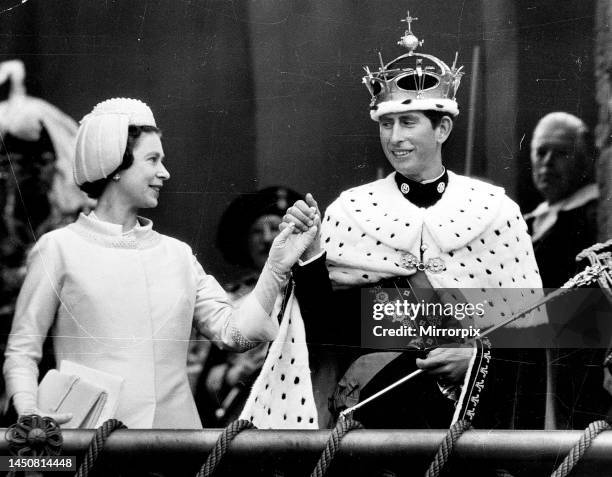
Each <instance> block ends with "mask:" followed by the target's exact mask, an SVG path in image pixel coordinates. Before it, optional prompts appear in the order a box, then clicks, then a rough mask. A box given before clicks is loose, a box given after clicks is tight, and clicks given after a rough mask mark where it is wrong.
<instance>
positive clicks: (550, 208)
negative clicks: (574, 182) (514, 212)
mask: <svg viewBox="0 0 612 477" xmlns="http://www.w3.org/2000/svg"><path fill="white" fill-rule="evenodd" d="M597 198H599V189H598V187H597V184H587V185H585V186H583V187H581V188H580V189H578V190H577V191H575V192H574V193H573V194H572V195H570V196H569V197H566V198H565V199H563V200H560V201H558V202H555V203H554V204H549V203H548V202H547V201H544V202H542V203H541V204H540V205H538V206H537V207H536V208H535V209H534V210H533V211H532V212H530V213H528V214H526V215H525V220H529V219H534V220H533V227H532V228H533V231H532V232H533V233H532V237H531V238H532V240H533V241H534V242H535V241H536V240H539V239H540V238H541V237H542V236H543V235H544V234H545V233H546V232H548V231H549V230H550V229H551V228H552V227H553V226H554V225H555V224H556V223H557V217H558V214H559V211H564V212H565V211H568V210H574V209H577V208H578V207H582V206H583V205H585V204H586V203H587V202H590V201H592V200H594V199H597Z"/></svg>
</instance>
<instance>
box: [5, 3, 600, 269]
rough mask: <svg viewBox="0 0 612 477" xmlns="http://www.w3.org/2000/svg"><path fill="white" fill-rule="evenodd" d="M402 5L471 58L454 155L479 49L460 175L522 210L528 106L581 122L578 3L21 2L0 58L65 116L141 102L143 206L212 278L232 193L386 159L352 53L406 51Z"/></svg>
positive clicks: (363, 170)
mask: <svg viewBox="0 0 612 477" xmlns="http://www.w3.org/2000/svg"><path fill="white" fill-rule="evenodd" d="M14 3H17V2H12V3H11V2H6V1H5V2H0V10H1V9H2V8H4V6H5V5H4V4H6V5H9V4H14ZM408 8H409V9H410V11H411V13H412V14H413V16H416V17H419V20H418V21H417V22H415V23H414V25H413V29H414V32H415V33H416V34H417V35H418V36H419V37H420V38H424V39H425V43H424V45H423V48H422V51H424V52H427V53H432V54H435V55H436V56H438V57H440V58H441V59H443V60H444V61H446V62H448V63H451V62H452V60H453V58H454V54H455V51H457V52H458V53H459V64H463V65H465V70H466V73H467V74H466V77H464V79H463V83H462V87H461V89H460V91H459V94H458V100H459V103H460V105H461V111H462V112H461V115H460V116H459V118H458V120H457V122H456V124H455V130H454V132H453V137H452V140H451V141H450V143H449V144H448V145H447V146H446V148H445V152H444V157H445V161H446V164H447V165H448V166H449V168H451V169H453V170H455V171H457V172H462V171H463V169H464V164H465V147H466V131H467V123H468V114H469V109H470V108H469V90H470V81H471V78H470V74H469V73H470V72H471V69H472V53H473V49H474V47H476V46H479V47H480V49H481V62H480V64H479V78H480V82H479V86H478V88H477V97H476V107H475V108H474V113H475V125H476V128H475V134H474V144H475V155H474V169H473V172H474V173H475V174H477V175H480V176H484V177H488V178H490V179H492V180H494V181H495V182H498V183H500V184H502V185H504V186H505V187H506V188H507V191H508V193H509V194H510V195H511V196H512V197H513V198H515V199H516V200H518V201H519V204H520V205H521V206H522V207H523V208H524V210H528V209H530V208H532V207H533V206H534V205H535V204H536V203H537V201H538V200H539V198H538V197H537V196H536V195H535V193H534V191H533V188H532V186H531V180H530V171H529V167H528V164H529V154H528V149H529V141H530V139H531V130H532V129H533V126H534V125H535V123H536V121H537V119H538V118H539V117H540V116H542V115H543V114H545V113H546V112H549V111H552V110H557V109H564V110H567V111H570V112H573V113H577V114H578V115H580V116H582V117H583V118H585V120H586V121H587V123H588V124H590V125H593V124H594V121H595V114H596V107H595V102H594V92H593V90H594V80H593V73H592V70H593V62H592V51H593V48H594V38H593V22H594V20H593V15H594V5H593V2H591V1H584V0H565V1H563V2H558V1H553V0H539V1H536V0H520V1H512V0H464V1H461V2H459V1H456V2H452V1H451V2H449V1H448V0H446V1H441V0H411V1H409V2H408V1H407V2H398V1H397V0H359V1H358V0H334V1H330V0H307V1H305V0H301V1H298V0H295V1H293V0H245V1H230V0H206V1H195V0H192V1H189V0H149V1H145V0H130V1H128V0H124V1H111V0H109V1H101V0H29V1H27V2H26V3H24V4H23V5H21V6H19V7H17V8H15V9H13V10H10V11H5V12H3V13H1V14H0V38H2V41H1V42H0V60H6V59H12V58H20V59H22V60H23V61H24V62H25V64H26V68H27V73H28V82H27V84H28V87H29V92H30V93H31V94H33V95H36V96H40V97H42V98H44V99H46V100H48V101H50V102H52V103H53V104H55V105H56V106H58V107H60V108H61V109H63V110H64V111H65V112H67V113H68V114H70V115H71V116H73V117H74V118H75V119H80V118H81V117H82V116H83V115H84V114H85V113H87V112H89V111H90V110H91V108H92V106H93V105H94V104H96V103H97V102H99V101H101V100H104V99H107V98H109V97H113V96H133V97H138V98H141V99H143V100H144V101H146V102H147V103H149V104H150V105H151V106H152V108H153V110H154V112H155V114H156V118H157V121H158V124H159V125H160V126H161V127H162V129H163V130H164V147H165V150H166V154H167V156H168V166H169V168H170V170H171V173H172V179H171V181H170V182H169V183H168V187H167V188H166V190H165V191H164V193H163V195H162V200H161V205H160V206H159V208H158V209H156V210H154V211H147V215H149V216H151V218H153V220H154V221H155V223H156V226H157V228H158V229H159V230H160V231H161V232H164V233H168V234H171V235H174V236H176V237H178V238H180V239H182V240H185V241H187V242H188V243H189V244H190V245H192V247H193V248H194V250H195V251H197V252H198V253H199V257H200V259H201V261H202V262H203V263H204V266H205V268H206V269H207V270H210V271H212V272H214V273H216V274H220V278H221V279H224V278H227V277H229V276H230V275H231V274H232V272H234V271H235V270H233V269H231V268H228V267H227V266H225V265H224V264H223V263H222V260H221V258H220V257H219V255H218V253H217V251H216V250H215V248H214V235H215V230H216V226H217V223H218V219H219V217H220V215H221V212H222V211H223V209H224V208H225V207H226V205H227V204H228V203H229V201H230V200H231V198H232V197H233V196H235V195H236V194H237V193H239V192H247V191H252V190H254V189H257V188H259V187H263V186H267V185H272V184H284V185H288V186H290V187H292V188H295V189H297V190H299V191H303V192H305V191H311V192H313V193H314V194H315V195H316V197H317V198H318V199H319V202H320V203H321V204H322V205H323V206H326V205H328V204H329V202H330V201H331V200H332V199H333V198H334V197H335V196H336V195H337V194H338V192H339V191H340V190H342V189H344V188H347V187H349V186H352V185H356V184H360V183H364V182H367V181H370V180H372V179H375V178H376V176H377V174H379V173H381V172H384V173H386V172H388V171H389V168H388V166H387V165H386V162H385V159H384V156H383V155H382V152H381V151H380V147H379V144H378V130H377V126H376V124H375V123H373V122H372V121H371V120H370V119H369V116H368V102H369V95H368V93H367V91H366V89H365V88H364V87H363V85H362V84H361V75H362V73H363V69H362V66H364V65H369V66H370V67H371V68H372V67H376V66H377V64H378V59H377V52H378V51H381V52H382V55H383V58H384V59H385V61H390V60H391V59H393V58H394V57H396V56H398V55H399V54H401V53H402V52H401V50H400V48H399V47H398V46H397V45H396V41H397V40H398V39H399V37H400V36H401V35H402V33H403V31H404V28H405V23H401V22H400V19H401V18H403V17H405V15H406V10H407V9H408Z"/></svg>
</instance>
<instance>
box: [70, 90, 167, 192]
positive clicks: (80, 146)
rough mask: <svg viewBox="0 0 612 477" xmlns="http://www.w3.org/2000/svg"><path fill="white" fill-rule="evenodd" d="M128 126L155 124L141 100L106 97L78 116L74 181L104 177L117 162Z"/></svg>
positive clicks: (118, 161) (123, 145)
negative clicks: (89, 111) (85, 113)
mask: <svg viewBox="0 0 612 477" xmlns="http://www.w3.org/2000/svg"><path fill="white" fill-rule="evenodd" d="M129 126H154V127H155V126H156V124H155V118H154V117H153V112H152V111H151V109H150V108H149V107H148V106H147V105H146V104H145V103H143V102H142V101H139V100H137V99H130V98H112V99H107V100H106V101H102V102H101V103H98V104H97V105H96V106H95V107H94V108H93V111H92V112H91V113H89V114H87V115H86V116H85V117H84V118H83V119H81V125H80V126H79V131H78V133H77V139H76V154H75V159H74V180H75V181H76V183H77V184H78V185H82V184H84V183H85V182H94V181H97V180H99V179H105V178H106V177H108V176H109V175H110V174H111V173H112V172H113V171H115V170H116V169H117V168H118V167H119V166H120V165H121V161H122V160H123V154H124V153H125V148H126V147H127V140H128V127H129Z"/></svg>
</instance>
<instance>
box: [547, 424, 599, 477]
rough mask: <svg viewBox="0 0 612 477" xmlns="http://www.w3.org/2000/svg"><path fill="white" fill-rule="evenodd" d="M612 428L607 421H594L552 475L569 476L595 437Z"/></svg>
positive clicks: (554, 476)
mask: <svg viewBox="0 0 612 477" xmlns="http://www.w3.org/2000/svg"><path fill="white" fill-rule="evenodd" d="M608 429H610V424H609V423H607V422H606V421H593V422H591V423H590V424H589V426H588V427H587V428H586V429H585V430H584V433H583V434H582V436H581V437H580V440H579V441H578V442H577V443H576V445H574V447H572V448H571V450H570V451H569V453H568V454H567V456H566V457H565V459H563V462H561V465H560V466H559V467H557V469H556V470H555V471H554V472H553V473H552V475H551V477H567V475H569V473H570V472H571V471H572V469H573V468H574V466H575V465H576V464H577V463H578V461H579V460H580V459H581V458H582V456H583V455H584V453H585V452H586V451H587V450H588V449H589V447H591V444H592V443H593V441H594V440H595V438H596V437H597V436H598V435H599V434H601V433H602V432H603V431H605V430H608Z"/></svg>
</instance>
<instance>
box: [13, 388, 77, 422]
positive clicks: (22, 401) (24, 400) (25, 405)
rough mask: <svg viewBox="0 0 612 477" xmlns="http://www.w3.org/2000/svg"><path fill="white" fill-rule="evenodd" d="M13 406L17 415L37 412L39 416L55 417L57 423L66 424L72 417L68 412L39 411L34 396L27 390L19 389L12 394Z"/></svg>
mask: <svg viewBox="0 0 612 477" xmlns="http://www.w3.org/2000/svg"><path fill="white" fill-rule="evenodd" d="M13 406H15V410H16V411H17V414H18V415H19V416H27V415H28V414H38V415H39V416H43V417H50V418H52V419H55V422H57V423H58V424H66V423H67V422H68V421H69V420H70V419H72V414H70V413H65V414H61V413H53V412H44V411H41V410H40V409H39V408H38V406H37V405H36V396H34V395H33V394H31V393H29V392H27V391H21V392H17V393H15V394H13Z"/></svg>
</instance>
